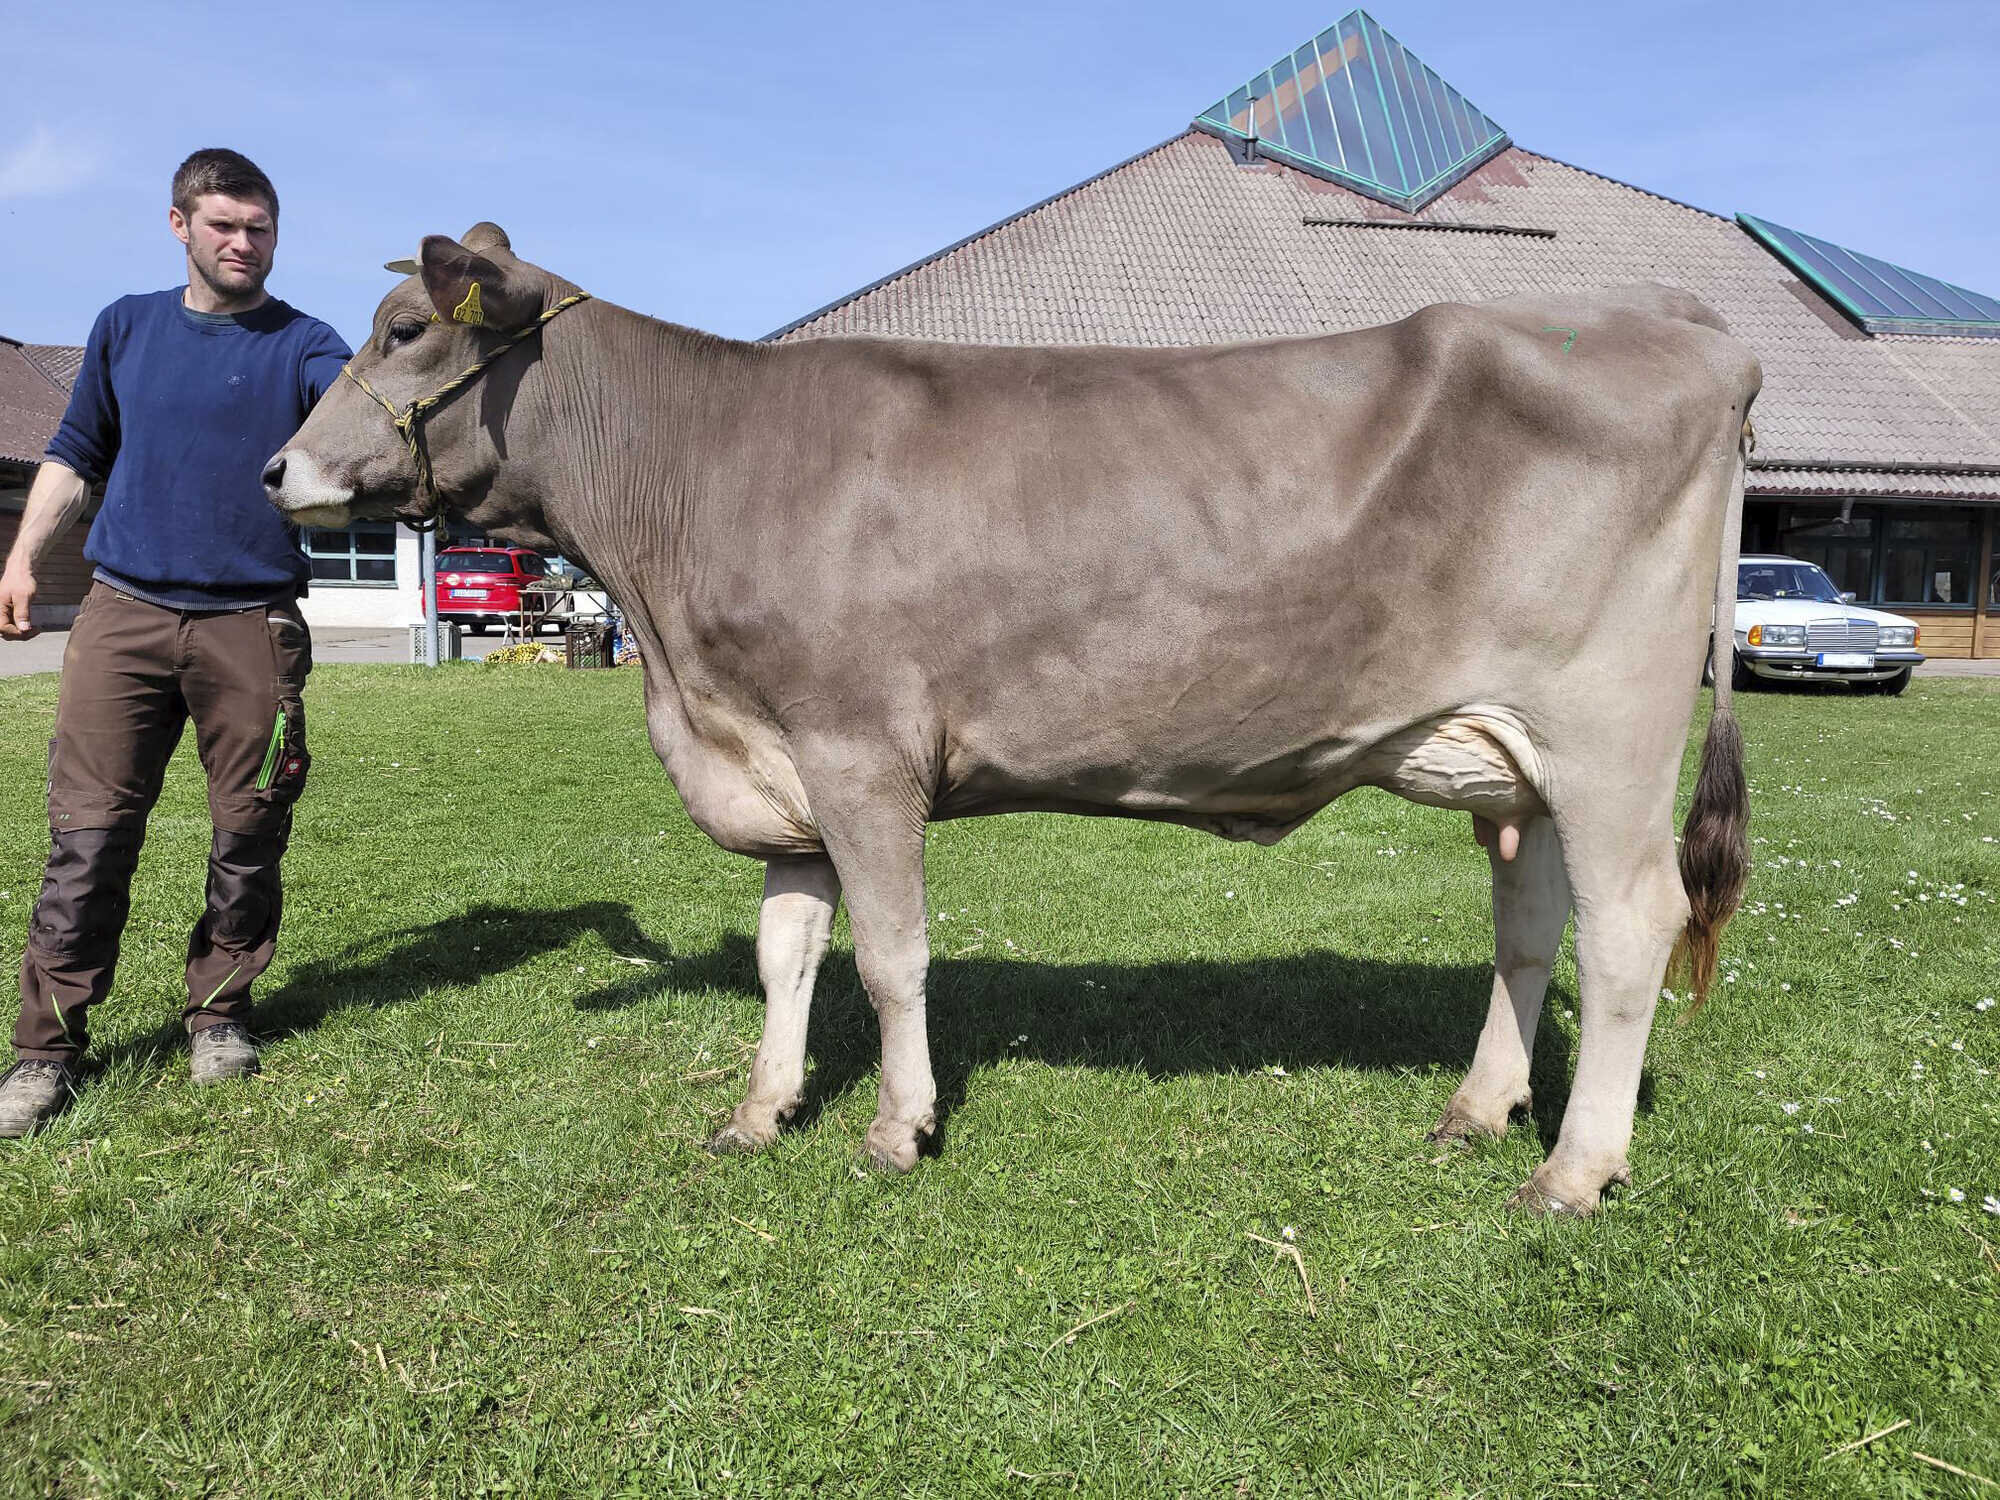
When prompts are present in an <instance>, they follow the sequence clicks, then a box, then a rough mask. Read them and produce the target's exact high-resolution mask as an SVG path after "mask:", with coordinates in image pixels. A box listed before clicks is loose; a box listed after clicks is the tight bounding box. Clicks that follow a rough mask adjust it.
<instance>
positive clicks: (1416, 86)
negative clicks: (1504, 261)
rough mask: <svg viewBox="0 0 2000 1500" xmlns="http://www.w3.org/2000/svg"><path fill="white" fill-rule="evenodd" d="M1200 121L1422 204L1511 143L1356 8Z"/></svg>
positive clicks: (1361, 187)
mask: <svg viewBox="0 0 2000 1500" xmlns="http://www.w3.org/2000/svg"><path fill="white" fill-rule="evenodd" d="M1194 123H1195V128H1196V129H1198V130H1205V131H1207V132H1208V133H1209V134H1210V135H1215V136H1220V137H1222V138H1223V139H1224V140H1226V141H1230V142H1233V143H1237V144H1238V145H1239V146H1240V148H1241V149H1242V150H1243V151H1244V152H1245V153H1246V154H1248V155H1251V156H1263V157H1267V158H1269V159H1270V160H1272V161H1280V162H1284V163H1286V164H1287V165H1289V166H1294V167H1297V168H1299V169H1300V170H1302V171H1306V172H1310V173H1312V174H1313V175H1314V176H1316V177H1324V178H1327V179H1329V180H1331V181H1334V182H1338V183H1340V184H1341V185H1342V186H1343V187H1349V188H1352V189H1354V191H1356V192H1357V193H1364V194H1366V195H1367V196H1368V197H1370V198H1375V199H1379V200H1380V201H1382V202H1384V203H1391V204H1394V205H1395V206H1396V207H1398V208H1405V209H1418V208H1422V207H1423V206H1424V205H1425V204H1426V203H1428V202H1430V201H1431V199H1433V198H1435V197H1437V195H1438V194H1439V193H1442V192H1443V191H1444V190H1445V189H1446V188H1448V187H1450V186H1451V185H1452V184H1453V183H1455V182H1457V181H1458V180H1459V179H1460V178H1462V177H1464V176H1465V175H1466V174H1467V173H1468V172H1470V171H1472V170H1473V169H1474V168H1475V167H1477V166H1479V165H1480V164H1481V163H1482V162H1484V161H1485V160H1486V159H1487V158H1488V157H1491V156H1493V155H1495V154H1496V153H1498V152H1499V151H1500V150H1501V148H1503V147H1504V146H1506V145H1507V143H1508V142H1507V135H1506V132H1505V131H1503V130H1501V128H1500V127H1499V126H1498V125H1495V124H1494V123H1493V122H1492V121H1491V120H1489V119H1487V118H1486V116H1485V115H1483V114H1481V113H1480V112H1479V111H1478V110H1476V109H1474V108H1473V107H1472V106H1471V105H1470V104H1469V103H1467V102H1466V100H1465V97H1464V96H1463V95H1462V94H1460V93H1459V92H1458V90H1457V89H1455V88H1453V87H1452V86H1451V85H1450V84H1448V83H1446V82H1445V81H1444V80H1443V79H1442V78H1440V77H1438V76H1437V74H1436V73H1433V72H1432V71H1431V70H1430V69H1429V68H1427V67H1425V66H1424V64H1423V62H1422V61H1421V60H1420V59H1419V58H1418V57H1417V56H1416V54H1415V53H1413V52H1411V51H1409V49H1407V48H1406V47H1404V46H1403V44H1402V43H1401V42H1398V41H1397V40H1396V39H1395V38H1394V37H1392V36H1391V35H1389V33H1388V32H1386V31H1384V30H1383V29H1382V28H1381V27H1380V26H1379V25H1377V24H1376V21H1375V18H1374V17H1373V16H1371V15H1369V14H1368V13H1367V12H1366V11H1363V10H1357V11H1352V12H1350V13H1349V14H1348V15H1346V16H1344V17H1342V18H1341V20H1339V21H1338V22H1336V23H1335V24H1334V25H1332V26H1329V27H1328V28H1327V29H1326V30H1325V31H1323V32H1321V33H1320V34H1319V35H1318V36H1317V37H1315V38H1313V39H1312V40H1311V41H1309V42H1307V43H1306V44H1305V45H1304V46H1303V47H1300V48H1299V49H1298V50H1297V51H1296V52H1294V53H1293V54H1292V55H1291V56H1290V57H1285V58H1280V59H1279V60H1278V61H1277V62H1275V63H1273V64H1272V65H1271V66H1270V67H1269V68H1267V69H1266V70H1265V71H1264V72H1262V73H1259V74H1258V75H1257V76H1256V77H1255V78H1253V79H1251V80H1250V82H1249V83H1248V84H1246V85H1245V86H1244V87H1242V88H1240V89H1238V90H1236V92H1235V93H1233V94H1231V95H1230V96H1229V97H1228V98H1227V99H1222V100H1218V101H1217V102H1216V103H1215V104H1213V105H1211V106H1210V107H1209V108H1208V109H1205V110H1203V111H1202V113H1201V115H1200V117H1199V118H1197V119H1196V120H1195V122H1194Z"/></svg>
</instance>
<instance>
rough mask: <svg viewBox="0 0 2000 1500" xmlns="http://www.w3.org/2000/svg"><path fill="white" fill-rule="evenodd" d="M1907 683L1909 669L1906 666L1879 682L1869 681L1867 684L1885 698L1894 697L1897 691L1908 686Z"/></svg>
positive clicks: (1908, 680)
mask: <svg viewBox="0 0 2000 1500" xmlns="http://www.w3.org/2000/svg"><path fill="white" fill-rule="evenodd" d="M1909 685H1910V669H1909V668H1908V667H1905V668H1903V670H1902V671H1900V672H1898V673H1897V674H1896V675H1895V676H1894V677H1884V678H1883V679H1882V680H1881V681H1880V682H1871V683H1869V684H1868V686H1869V687H1870V688H1872V689H1873V690H1874V691H1875V692H1878V693H1880V694H1882V695H1883V696H1884V697H1887V698H1893V697H1895V696H1896V695H1897V694H1898V693H1900V692H1902V691H1903V689H1904V688H1906V687H1908V686H1909Z"/></svg>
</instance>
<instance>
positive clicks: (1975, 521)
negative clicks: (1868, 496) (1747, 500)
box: [1743, 500, 2000, 609]
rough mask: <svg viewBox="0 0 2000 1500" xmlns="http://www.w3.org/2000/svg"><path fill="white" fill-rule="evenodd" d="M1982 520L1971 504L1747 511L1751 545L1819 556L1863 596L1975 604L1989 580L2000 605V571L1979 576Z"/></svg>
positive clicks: (1901, 602)
mask: <svg viewBox="0 0 2000 1500" xmlns="http://www.w3.org/2000/svg"><path fill="white" fill-rule="evenodd" d="M1752 512H1754V514H1753V513H1752ZM1980 524H1981V513H1980V512H1979V511H1977V510H1974V509H1970V508H1968V507H1965V506H1943V505H1863V504H1860V503H1858V502H1856V501H1853V500H1808V501H1802V502H1799V503H1796V504H1772V505H1769V506H1768V507H1766V506H1763V505H1755V506H1752V507H1751V508H1750V509H1749V510H1746V512H1745V517H1744V523H1743V550H1744V552H1745V553H1757V552H1776V553H1779V554H1781V555H1783V556H1786V557H1796V558H1799V559H1800V560H1802V561H1804V562H1810V563H1817V564H1818V565H1819V566H1820V567H1821V568H1823V569H1824V570H1825V571H1826V574H1827V576H1828V577H1830V578H1831V579H1832V580H1833V582H1834V586H1835V587H1836V588H1839V589H1842V590H1844V591H1847V592H1851V593H1852V594H1853V595H1854V597H1855V602H1856V603H1858V604H1871V605H1884V606H1887V607H1889V608H1891V609H1894V608H1897V607H1902V608H1928V609H1971V608H1972V607H1973V606H1974V605H1975V604H1977V603H1978V602H1979V595H1980V591H1981V589H1982V588H1983V589H1985V590H1986V591H1987V592H1988V594H1989V596H1990V602H1991V603H1992V604H1994V605H2000V576H1996V577H1994V578H1991V579H1987V580H1982V579H1981V578H1980V577H1979V576H1978V570H1979V532H1980Z"/></svg>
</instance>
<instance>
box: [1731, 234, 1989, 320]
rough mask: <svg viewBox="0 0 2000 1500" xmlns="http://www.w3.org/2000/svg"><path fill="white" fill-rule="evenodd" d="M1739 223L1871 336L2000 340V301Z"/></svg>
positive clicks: (1812, 239)
mask: <svg viewBox="0 0 2000 1500" xmlns="http://www.w3.org/2000/svg"><path fill="white" fill-rule="evenodd" d="M1736 222H1737V223H1739V224H1741V225H1742V226H1743V227H1744V228H1745V229H1747V230H1749V231H1750V233H1751V234H1752V235H1754V236H1755V237H1756V238H1757V240H1758V242H1759V243H1761V244H1762V245H1763V246H1764V247H1765V248H1766V249H1768V250H1769V251H1770V252H1771V253H1772V254H1773V255H1775V256H1777V257H1778V259H1780V260H1782V261H1783V262H1784V263H1785V264H1786V265H1788V266H1790V267H1791V268H1792V269H1793V270H1794V271H1797V272H1798V273H1799V275H1801V276H1802V277H1804V278H1805V279H1806V280H1807V281H1808V282H1810V283H1811V284H1812V286H1813V289H1814V290H1815V291H1817V292H1819V293H1820V294H1821V295H1822V296H1824V297H1825V298H1826V299H1827V300H1828V301H1830V302H1831V303H1833V305H1834V306H1835V307H1838V308H1839V309H1840V310H1841V311H1842V312H1844V313H1846V314H1847V316H1848V317H1850V318H1852V319H1853V320H1854V321H1855V322H1856V323H1858V324H1860V325H1861V326H1862V327H1863V328H1865V329H1866V330H1867V331H1868V332H1870V333H1919V334H1957V335H1959V336H1961V337H1972V338H2000V301H1996V300H1995V299H1994V298H1992V297H1987V296H1983V295H1981V294H1980V293H1978V292H1969V291H1967V290H1966V289H1965V288H1964V287H1962V286H1953V285H1952V284H1951V283H1950V282H1948V281H1939V280H1938V279H1937V278H1936V277H1935V276H1925V275H1922V274H1921V273H1919V272H1916V271H1908V270H1905V269H1904V268H1903V267H1901V266H1897V265H1891V264H1890V263H1889V262H1888V261H1886V260H1877V259H1876V258H1875V257H1874V256H1872V255H1862V254H1860V253H1859V252H1857V251H1853V250H1847V249H1843V248H1842V247H1841V246H1839V245H1836V244H1834V243H1833V242H1832V241H1831V240H1823V239H1819V238H1818V237H1816V236H1814V235H1810V234H1800V233H1799V232H1798V231H1797V230H1796V229H1787V228H1785V226H1784V225H1782V224H1773V223H1771V222H1770V221H1769V220H1768V219H1759V218H1754V217H1752V216H1751V215H1749V214H1738V215H1737V216H1736Z"/></svg>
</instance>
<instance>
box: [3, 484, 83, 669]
mask: <svg viewBox="0 0 2000 1500" xmlns="http://www.w3.org/2000/svg"><path fill="white" fill-rule="evenodd" d="M32 476H33V470H14V469H12V468H11V466H10V467H9V468H8V469H7V470H4V471H0V558H4V557H6V555H7V554H8V553H9V552H11V551H12V550H13V547H14V538H15V537H16V536H18V535H19V534H20V531H21V510H22V508H23V507H24V506H25V505H26V504H27V501H28V483H29V480H30V479H31V478H32ZM89 535H90V524H89V522H87V521H80V522H78V523H77V524H76V525H74V526H72V527H70V529H69V530H68V531H66V532H64V533H63V534H62V535H61V536H59V537H57V538H56V540H55V544H54V546H52V547H51V548H50V549H49V551H48V553H47V554H46V555H45V556H44V557H43V558H42V561H41V565H40V566H39V567H37V568H36V569H35V603H34V607H33V609H32V611H31V613H32V616H33V620H34V623H35V625H36V627H37V628H39V629H42V630H59V629H65V628H67V627H68V625H69V623H70V622H71V621H72V620H74V619H75V618H76V607H77V606H78V605H79V604H81V603H83V596H84V595H85V594H86V593H87V592H88V591H89V589H90V564H89V563H87V562H85V561H84V559H83V543H84V539H85V538H86V537H88V536H89Z"/></svg>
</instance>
